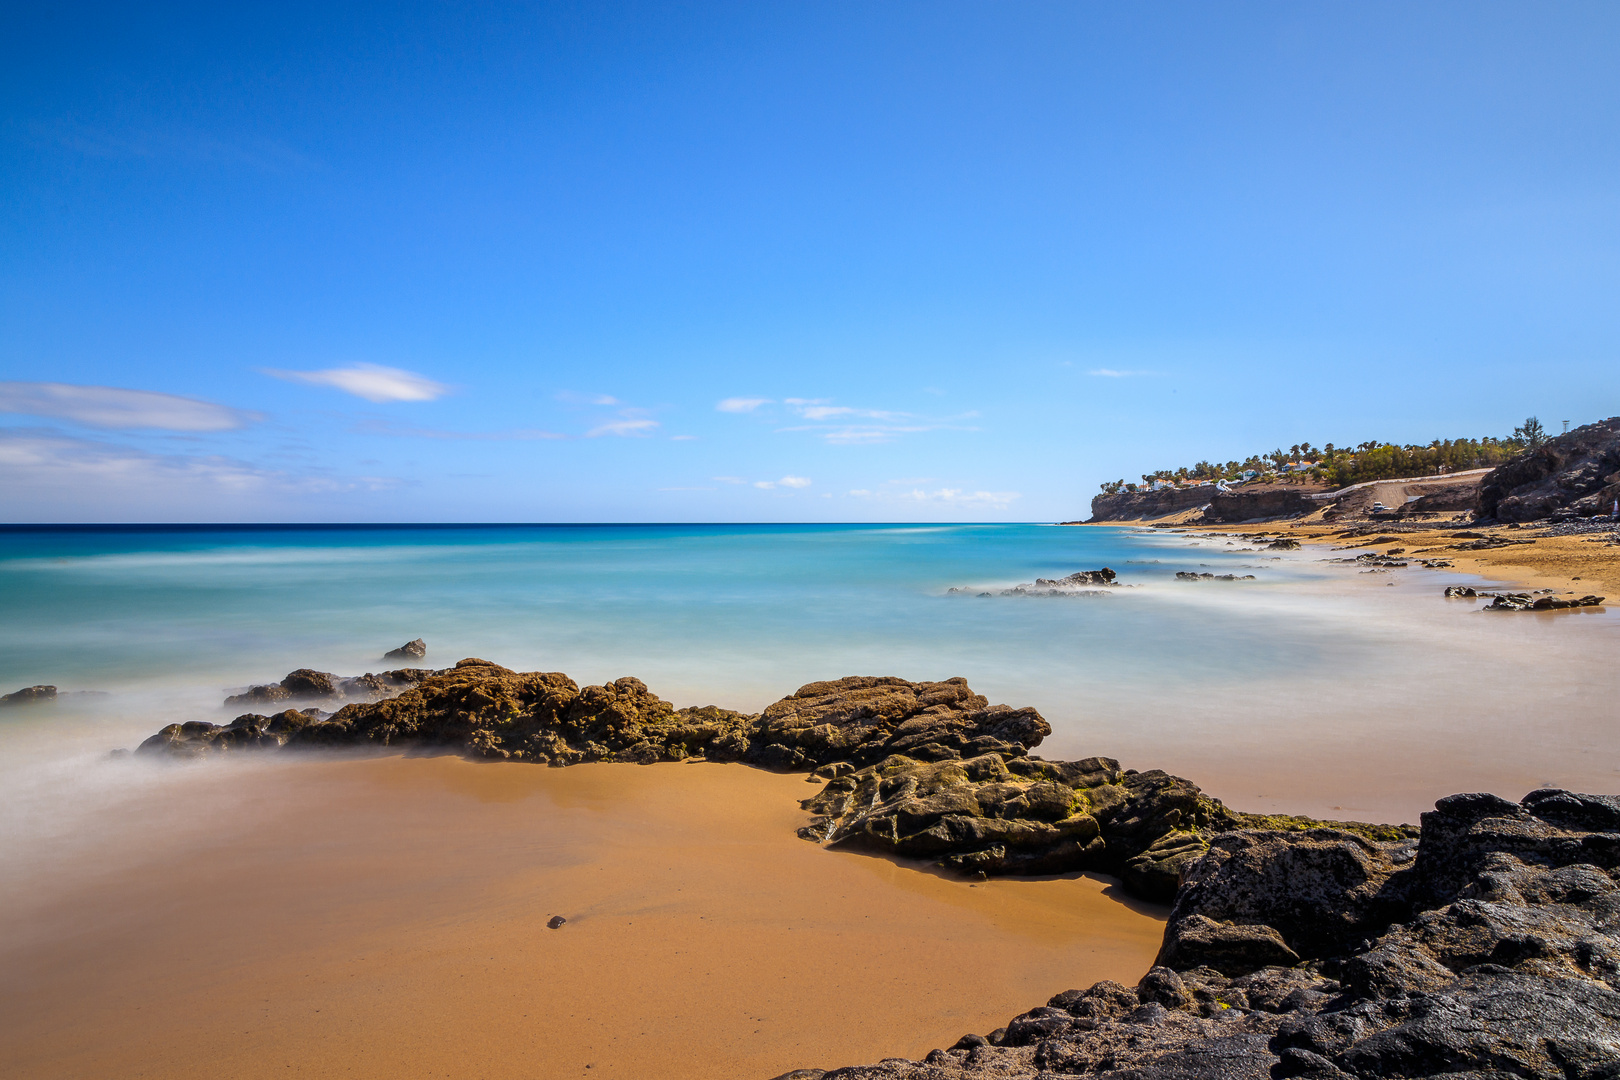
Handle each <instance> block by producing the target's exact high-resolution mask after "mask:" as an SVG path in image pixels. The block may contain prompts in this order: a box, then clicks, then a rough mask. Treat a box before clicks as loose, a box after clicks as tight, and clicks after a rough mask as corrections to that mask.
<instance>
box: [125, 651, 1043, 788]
mask: <svg viewBox="0 0 1620 1080" xmlns="http://www.w3.org/2000/svg"><path fill="white" fill-rule="evenodd" d="M401 688H403V691H402V692H400V691H401ZM362 694H363V695H365V696H367V697H368V698H369V697H371V696H384V695H387V696H384V700H363V701H359V702H352V703H350V704H346V705H344V706H343V707H342V708H341V709H339V710H338V711H337V712H336V713H334V714H326V713H318V712H312V711H306V712H296V713H291V714H289V713H287V712H283V713H280V714H278V716H277V717H276V718H275V720H277V721H279V726H278V727H276V728H275V730H274V731H273V732H272V731H271V728H270V725H271V724H272V718H269V717H262V716H256V715H254V714H249V715H246V716H243V717H239V718H238V719H237V720H236V721H234V722H233V723H232V724H231V725H225V726H220V725H216V724H206V723H201V722H193V723H190V724H173V725H170V726H169V727H168V728H165V729H164V731H163V732H161V733H159V735H157V736H154V737H153V738H152V739H149V740H147V743H146V744H144V745H143V747H142V749H143V750H147V751H155V752H167V753H173V754H179V755H180V756H189V755H190V754H192V753H194V752H206V751H207V750H209V749H229V748H232V747H236V746H240V745H252V746H266V745H270V744H269V743H268V742H265V741H264V740H262V739H260V740H259V741H247V742H244V738H243V737H242V736H240V735H235V734H229V733H231V732H233V731H235V732H238V733H239V732H243V731H261V730H262V731H263V732H265V733H267V734H271V735H274V736H275V738H274V739H273V740H272V741H273V742H274V744H275V745H277V746H281V745H300V744H308V745H322V746H329V745H344V744H349V745H383V746H397V745H407V744H423V745H432V746H443V747H450V748H453V749H457V750H460V751H462V752H465V753H468V754H472V755H475V756H480V757H491V758H501V759H510V760H515V761H535V762H542V763H547V764H553V765H568V764H573V763H575V762H580V761H626V762H636V763H644V764H645V763H651V762H654V761H681V760H685V759H687V758H691V757H704V758H708V759H709V760H716V761H748V762H750V763H752V764H756V765H761V766H764V767H767V768H774V769H780V770H784V771H790V770H796V769H805V770H809V769H814V768H818V767H821V766H830V765H842V766H843V767H844V769H846V770H850V771H853V770H854V769H856V768H862V767H865V766H867V765H870V764H872V763H873V762H876V761H880V760H883V759H885V758H888V757H890V756H892V755H896V754H909V755H913V756H914V757H917V758H919V759H920V760H924V761H938V760H944V759H946V758H952V757H964V756H965V757H973V756H977V755H982V754H1000V755H1004V756H1006V757H1018V756H1021V755H1023V754H1024V753H1025V752H1026V751H1027V750H1028V749H1029V748H1030V747H1031V746H1034V745H1036V744H1037V743H1039V742H1040V741H1041V739H1043V738H1044V737H1045V736H1046V735H1048V734H1050V733H1051V728H1050V727H1048V726H1047V724H1046V721H1045V720H1043V719H1041V716H1040V714H1039V713H1037V712H1036V711H1035V710H1033V709H1013V708H1009V707H1008V706H1005V705H996V706H992V705H990V704H989V703H988V702H987V701H986V700H985V698H984V697H983V696H981V695H979V694H975V693H974V692H973V691H972V690H971V689H970V688H969V687H968V685H967V683H966V681H965V680H962V679H948V680H946V681H944V682H921V683H917V682H908V681H906V680H905V679H897V678H880V677H870V676H852V677H850V678H845V679H838V680H835V681H832V682H818V683H810V684H809V685H807V686H803V687H800V688H799V690H798V691H797V692H796V693H794V694H793V695H791V696H789V697H786V698H783V699H782V700H781V701H778V702H776V703H775V704H773V705H771V706H770V707H769V708H767V709H766V710H765V711H764V712H763V713H761V714H757V715H749V714H743V713H737V712H733V711H731V710H729V709H721V708H717V707H715V706H712V705H710V706H702V707H697V708H688V709H676V708H675V707H674V706H672V705H671V704H670V703H669V702H667V701H664V700H663V699H662V698H660V697H658V696H657V695H655V694H653V693H652V691H650V690H648V689H647V686H646V684H644V683H642V682H641V680H639V679H635V678H624V679H618V680H615V681H614V682H611V683H608V684H606V685H603V686H586V687H583V688H581V687H580V686H579V685H578V684H577V683H575V682H574V681H573V680H572V679H570V678H569V677H568V676H566V675H563V674H561V673H558V672H516V671H512V670H510V669H508V668H504V667H501V666H500V665H499V664H492V663H490V662H489V661H487V660H478V659H469V660H463V661H461V662H460V663H459V664H457V665H456V666H455V667H453V668H449V669H446V670H444V671H436V672H432V671H417V670H405V671H399V672H386V673H384V674H383V675H381V676H369V675H368V676H362V677H361V678H359V679H346V680H345V679H335V678H334V677H333V676H331V675H329V674H327V673H324V672H318V671H313V670H311V669H307V668H305V669H300V670H298V671H295V672H293V673H291V674H290V675H288V676H287V677H286V678H285V679H283V680H282V681H281V682H280V683H275V684H270V685H268V686H261V687H254V688H253V690H252V691H250V692H249V693H248V694H246V695H239V696H238V697H234V698H231V699H228V701H227V704H258V703H261V702H281V701H287V700H292V699H299V698H302V699H306V700H314V701H321V702H326V701H339V700H342V699H343V698H344V697H346V696H357V695H362ZM396 695H397V696H396ZM289 716H296V717H304V718H305V719H303V720H302V721H295V720H293V719H290V718H289Z"/></svg>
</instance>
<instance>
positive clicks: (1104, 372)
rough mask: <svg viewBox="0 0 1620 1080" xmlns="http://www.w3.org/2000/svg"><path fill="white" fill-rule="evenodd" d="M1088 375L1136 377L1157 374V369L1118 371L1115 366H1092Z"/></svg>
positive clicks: (1107, 377)
mask: <svg viewBox="0 0 1620 1080" xmlns="http://www.w3.org/2000/svg"><path fill="white" fill-rule="evenodd" d="M1086 374H1087V375H1095V376H1097V377H1099V378H1103V379H1135V378H1139V377H1141V376H1143V375H1157V374H1158V372H1156V371H1117V370H1115V369H1114V368H1105V367H1100V368H1092V369H1091V370H1090V371H1088V372H1086Z"/></svg>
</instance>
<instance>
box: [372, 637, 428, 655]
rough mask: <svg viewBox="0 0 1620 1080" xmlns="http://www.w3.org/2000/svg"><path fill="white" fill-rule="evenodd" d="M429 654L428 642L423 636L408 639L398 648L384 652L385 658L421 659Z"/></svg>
mask: <svg viewBox="0 0 1620 1080" xmlns="http://www.w3.org/2000/svg"><path fill="white" fill-rule="evenodd" d="M426 655H427V642H425V641H423V640H422V639H421V638H417V639H416V640H415V641H407V642H406V643H405V644H403V645H401V646H400V647H399V648H397V649H389V650H388V651H387V652H385V653H383V659H384V660H420V659H422V658H423V657H424V656H426Z"/></svg>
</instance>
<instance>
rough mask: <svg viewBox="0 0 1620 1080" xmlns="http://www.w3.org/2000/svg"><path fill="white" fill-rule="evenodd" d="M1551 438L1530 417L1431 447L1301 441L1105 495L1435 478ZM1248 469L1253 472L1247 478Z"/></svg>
mask: <svg viewBox="0 0 1620 1080" xmlns="http://www.w3.org/2000/svg"><path fill="white" fill-rule="evenodd" d="M1546 441H1547V433H1546V430H1545V429H1544V428H1542V426H1541V421H1539V420H1537V419H1536V418H1535V417H1533V416H1532V417H1530V418H1529V419H1528V420H1526V421H1525V422H1524V424H1523V425H1521V426H1520V427H1516V428H1514V429H1513V434H1512V435H1509V436H1507V437H1506V438H1497V437H1495V436H1492V435H1487V436H1485V437H1483V438H1479V439H1467V438H1464V439H1435V440H1434V441H1433V442H1431V443H1429V444H1427V445H1420V444H1411V445H1408V446H1399V445H1397V444H1395V443H1383V442H1378V441H1377V440H1376V439H1375V440H1373V441H1371V442H1364V443H1361V444H1359V445H1357V446H1353V447H1351V446H1344V447H1339V446H1334V445H1333V444H1332V443H1328V444H1327V445H1326V446H1323V447H1322V448H1321V449H1317V448H1316V447H1314V446H1312V445H1311V444H1310V443H1308V442H1305V443H1298V444H1296V445H1294V446H1291V447H1289V448H1288V449H1287V450H1283V449H1281V448H1278V449H1276V450H1273V451H1272V452H1271V453H1269V454H1251V455H1249V457H1247V458H1246V459H1244V460H1243V461H1228V462H1227V463H1226V464H1224V465H1222V464H1220V463H1219V462H1209V461H1200V462H1199V463H1198V464H1196V465H1192V466H1182V467H1181V468H1179V469H1159V470H1157V471H1155V472H1151V473H1143V474H1142V482H1141V483H1140V484H1134V483H1132V484H1128V483H1126V482H1125V481H1124V480H1110V481H1108V482H1107V483H1105V484H1103V485H1102V489H1103V492H1104V493H1106V494H1110V495H1112V494H1116V493H1118V492H1121V491H1139V490H1142V489H1144V488H1150V487H1152V486H1153V483H1154V481H1164V482H1166V483H1176V484H1188V483H1192V484H1196V483H1198V482H1199V481H1201V480H1210V481H1216V480H1228V481H1232V482H1237V481H1240V480H1243V479H1246V478H1248V479H1253V478H1254V477H1259V478H1261V479H1276V478H1277V477H1279V476H1283V475H1287V476H1290V477H1293V478H1296V479H1300V480H1305V479H1309V480H1314V481H1319V482H1322V483H1327V484H1331V485H1332V486H1334V487H1345V486H1347V485H1349V484H1360V483H1364V482H1366V481H1368V480H1389V479H1393V478H1395V477H1401V476H1432V475H1435V474H1437V473H1440V472H1460V471H1462V470H1464V469H1484V468H1494V467H1495V466H1497V465H1500V464H1502V463H1503V462H1505V461H1507V460H1508V459H1509V458H1512V457H1513V456H1514V455H1515V454H1518V453H1519V452H1521V451H1523V450H1526V449H1534V448H1535V447H1538V446H1540V445H1541V444H1542V443H1544V442H1546ZM1246 473H1252V474H1254V475H1253V476H1250V477H1245V474H1246Z"/></svg>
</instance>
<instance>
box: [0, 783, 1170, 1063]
mask: <svg viewBox="0 0 1620 1080" xmlns="http://www.w3.org/2000/svg"><path fill="white" fill-rule="evenodd" d="M104 767H105V768H107V769H108V770H110V771H109V774H108V775H109V777H113V778H116V776H117V775H118V772H119V770H146V769H150V768H151V766H149V765H148V764H146V763H144V762H141V761H126V762H122V763H109V764H107V765H106V766H104ZM132 790H134V791H135V792H136V794H134V795H132V797H131V799H130V800H129V801H128V802H127V803H125V804H124V805H123V806H122V807H121V808H120V809H119V810H118V811H117V812H116V813H111V814H107V815H105V816H104V819H103V820H100V821H99V822H98V824H97V825H96V826H95V828H94V829H93V830H82V833H83V834H82V835H76V836H75V837H74V839H73V841H72V842H71V843H64V844H60V845H53V846H52V848H51V849H50V850H49V851H47V852H45V853H44V854H43V855H40V856H38V860H39V861H38V865H35V866H31V867H30V868H29V871H30V872H28V873H27V874H26V875H24V874H18V875H16V876H15V877H13V878H12V884H11V885H10V886H0V927H3V930H0V1060H3V1061H4V1062H6V1070H5V1071H6V1075H7V1076H8V1077H16V1078H24V1077H54V1078H59V1077H81V1076H82V1077H104V1076H105V1077H111V1076H117V1077H168V1078H188V1077H198V1078H201V1077H210V1078H214V1077H224V1076H230V1077H241V1078H254V1077H271V1076H275V1077H288V1076H323V1077H325V1076H354V1077H391V1078H404V1077H440V1076H453V1077H469V1076H476V1077H490V1078H499V1077H525V1078H532V1080H547V1078H552V1077H599V1078H607V1077H647V1076H660V1077H672V1078H678V1077H705V1078H724V1077H739V1078H756V1080H763V1078H765V1077H771V1076H775V1075H777V1074H778V1073H781V1072H784V1071H786V1070H788V1069H790V1068H795V1067H802V1066H812V1065H813V1066H819V1067H833V1066H836V1065H840V1064H849V1063H853V1062H859V1061H869V1060H875V1059H878V1058H882V1057H886V1056H894V1055H904V1056H908V1057H920V1056H921V1055H923V1054H925V1053H926V1052H927V1051H928V1050H929V1049H931V1048H933V1047H935V1046H945V1045H949V1044H950V1043H951V1042H953V1041H954V1040H955V1039H956V1038H957V1037H958V1036H960V1035H961V1034H963V1033H964V1032H967V1031H980V1032H983V1031H986V1030H988V1029H990V1028H992V1027H994V1026H997V1025H999V1024H1001V1023H1004V1022H1005V1021H1006V1019H1007V1018H1008V1017H1009V1016H1012V1015H1014V1014H1016V1013H1017V1012H1020V1011H1022V1010H1024V1009H1027V1008H1029V1007H1030V1006H1032V1005H1035V1004H1039V1003H1040V1002H1042V1001H1044V1000H1045V999H1046V998H1047V997H1048V996H1049V995H1051V994H1053V993H1055V992H1057V991H1060V990H1064V989H1067V988H1070V987H1084V986H1088V985H1090V984H1091V983H1092V982H1094V981H1096V980H1098V979H1104V978H1112V979H1118V980H1121V981H1124V982H1126V983H1134V982H1135V981H1136V979H1138V978H1139V977H1140V976H1141V974H1142V972H1143V971H1145V970H1146V968H1147V967H1148V965H1149V964H1150V963H1151V961H1152V958H1153V955H1154V953H1155V952H1156V951H1157V948H1158V944H1159V938H1160V934H1161V932H1162V928H1163V923H1162V919H1163V915H1164V912H1163V911H1162V910H1161V909H1157V908H1151V907H1147V906H1145V905H1141V904H1138V903H1135V902H1130V901H1126V900H1125V899H1124V898H1123V897H1122V896H1121V895H1120V893H1119V891H1118V889H1117V888H1114V887H1112V886H1110V885H1108V884H1107V883H1106V882H1105V881H1104V880H1101V879H1096V878H1088V877H1073V878H1063V879H1044V880H997V881H988V882H984V883H981V884H978V885H970V884H969V883H967V882H963V881H959V880H953V879H949V878H945V877H942V876H939V875H936V874H933V873H930V872H927V871H925V870H922V869H919V868H915V867H910V866H903V865H896V864H894V863H892V862H889V861H886V860H883V859H877V858H870V857H865V856H860V855H854V854H845V853H834V852H828V851H823V850H821V849H819V848H818V847H816V846H815V845H813V844H810V843H807V842H805V841H802V840H799V839H798V838H797V837H796V836H795V835H794V829H795V828H796V827H797V826H798V825H799V824H801V823H802V822H803V820H804V815H803V813H802V812H801V811H800V810H799V809H798V807H797V800H798V799H801V798H804V797H806V796H807V795H809V794H811V793H812V792H813V790H814V789H813V788H812V787H811V786H810V785H809V784H806V783H805V782H804V779H803V777H801V776H779V775H774V774H770V773H765V772H761V771H757V770H752V769H748V768H745V767H742V766H734V765H724V766H720V765H663V766H649V767H639V766H618V765H592V766H579V767H575V768H571V769H565V770H554V769H544V768H537V767H534V766H528V765H506V764H479V763H472V762H467V761H463V760H461V759H458V758H453V757H386V758H370V759H333V758H320V757H303V756H299V757H296V758H288V759H281V758H274V759H262V760H244V759H238V760H233V761H220V762H207V763H201V764H198V765H195V766H182V767H179V768H172V769H170V770H169V773H168V774H167V775H165V776H164V778H163V781H162V783H160V784H158V785H155V786H154V785H152V784H150V783H147V784H143V785H138V786H136V787H134V788H132ZM25 879H26V880H25ZM552 915H562V916H564V917H565V918H566V919H567V920H568V921H567V923H566V924H565V925H564V926H563V927H561V928H560V929H557V930H551V929H548V928H547V927H546V921H547V919H549V918H550V917H551V916H552Z"/></svg>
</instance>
